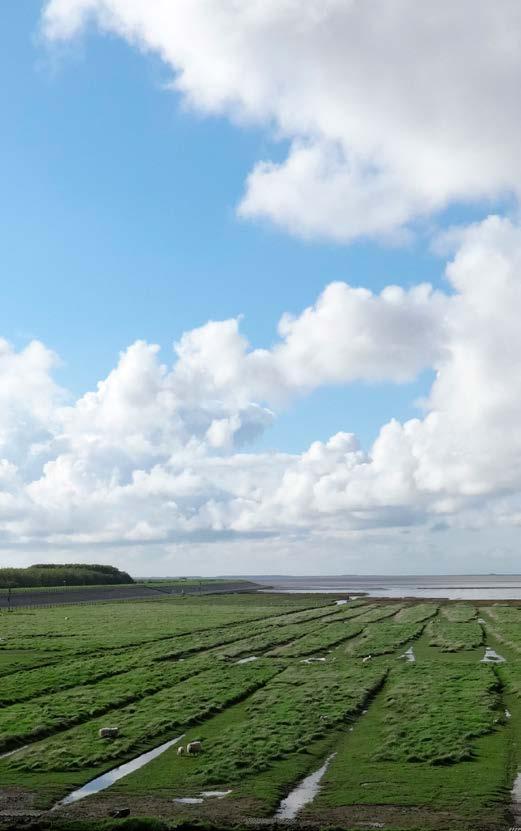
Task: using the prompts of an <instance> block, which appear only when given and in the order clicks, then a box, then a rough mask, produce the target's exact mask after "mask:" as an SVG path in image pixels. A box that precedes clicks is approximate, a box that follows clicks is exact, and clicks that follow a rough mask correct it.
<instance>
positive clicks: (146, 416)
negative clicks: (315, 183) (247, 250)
mask: <svg viewBox="0 0 521 831" xmlns="http://www.w3.org/2000/svg"><path fill="white" fill-rule="evenodd" d="M452 236H453V239H454V240H457V242H456V243H455V244H456V245H457V248H456V250H455V252H454V255H453V257H452V259H451V261H450V262H449V264H448V266H447V269H446V276H447V279H448V281H449V290H448V291H447V293H446V294H443V293H441V292H433V291H432V290H431V289H430V288H429V287H427V286H423V285H419V286H417V287H413V288H412V289H410V290H409V291H405V290H403V289H399V288H396V287H388V288H387V289H384V291H383V292H382V293H381V294H379V295H374V294H371V293H370V292H368V291H366V290H363V289H356V288H353V287H351V286H348V285H346V284H343V283H334V284H331V285H330V286H328V287H327V288H326V289H325V290H324V292H323V293H322V295H321V296H320V297H319V298H318V299H317V301H316V303H315V304H314V306H312V307H310V308H308V309H305V310H304V311H302V312H301V313H300V314H299V315H297V316H294V317H290V316H288V315H285V316H284V317H283V318H282V320H281V322H280V324H279V339H278V340H277V341H276V342H275V343H274V344H273V345H272V346H271V348H267V349H262V350H259V349H252V348H251V347H250V346H249V344H248V341H247V339H246V338H245V336H244V335H243V334H241V331H240V327H239V321H237V320H231V321H221V322H218V321H217V322H209V323H208V324H206V325H205V326H202V327H200V328H199V329H195V330H192V331H190V332H186V333H185V334H184V335H183V336H182V337H181V338H180V340H179V341H178V342H177V343H176V344H175V346H174V352H175V354H174V360H173V361H172V362H171V363H170V364H166V363H162V362H161V359H160V355H159V350H158V348H157V347H156V346H154V345H151V344H147V343H144V342H142V341H137V342H136V343H134V344H132V345H131V346H130V347H129V348H128V349H127V350H126V351H125V352H124V353H122V355H121V356H120V359H119V362H118V363H117V365H116V366H115V367H114V369H113V370H112V372H110V373H109V375H108V376H107V378H105V379H104V380H103V381H100V383H99V384H98V386H97V389H96V390H94V391H92V392H88V393H86V394H85V395H83V396H82V397H80V398H79V399H78V400H77V401H75V402H74V401H72V400H70V399H67V397H66V395H65V393H64V392H63V391H62V390H60V389H59V387H58V386H57V385H56V384H55V383H54V381H53V379H52V372H53V367H54V366H55V363H56V360H57V359H56V358H55V356H54V355H53V354H52V353H51V352H50V351H49V350H47V349H46V347H44V346H43V345H42V344H39V343H32V344H30V345H29V346H27V347H26V348H25V349H23V350H21V351H19V352H17V351H16V350H14V349H13V348H12V347H11V346H9V345H8V344H7V343H5V342H2V353H1V356H0V390H1V393H0V394H1V396H2V399H1V400H2V408H1V409H0V436H1V437H2V444H1V453H0V548H3V549H5V550H7V549H9V550H12V549H13V548H17V549H18V550H24V546H25V547H27V546H29V547H30V546H36V545H38V546H42V545H44V546H49V547H52V546H58V547H59V549H60V550H67V556H71V552H74V551H76V550H78V551H79V552H80V553H79V554H78V555H77V556H82V555H81V552H82V551H83V550H84V549H85V546H87V547H88V546H90V547H92V546H96V550H101V551H105V550H110V549H111V547H113V546H116V547H118V550H119V549H121V548H122V547H124V546H128V547H129V548H128V550H134V548H135V547H137V548H140V550H143V551H144V550H147V549H146V547H147V546H153V547H154V546H155V547H156V550H159V549H157V547H159V548H161V547H162V548H161V550H164V551H166V552H168V551H170V550H173V549H171V548H169V547H171V546H173V547H174V548H176V547H179V546H181V547H182V546H183V545H184V544H185V543H186V542H188V541H191V543H192V544H194V545H198V546H205V545H206V546H208V545H210V543H211V544H213V545H220V546H221V547H222V545H223V540H226V539H227V540H230V541H233V540H234V539H243V540H250V541H252V545H253V541H255V546H256V550H259V545H260V542H259V540H260V539H264V540H265V541H266V551H267V552H269V561H270V562H271V557H272V556H273V551H274V550H275V549H274V546H275V542H274V540H278V543H277V544H278V545H279V551H283V550H286V549H287V550H291V551H292V552H293V553H292V555H291V556H292V557H293V556H294V555H295V551H296V550H297V548H298V540H299V539H300V540H301V541H302V542H303V543H305V545H309V546H310V547H309V549H306V550H311V551H316V548H317V545H318V544H319V543H318V541H319V540H320V538H321V537H323V538H324V539H326V538H327V539H328V540H329V541H330V542H329V543H328V545H330V548H331V551H332V552H335V554H334V558H335V562H337V561H338V557H339V556H340V555H339V551H340V547H341V545H342V544H345V545H346V546H349V545H355V543H356V541H358V543H359V542H360V540H362V539H363V538H364V535H365V539H366V540H367V539H371V540H372V541H373V544H374V545H376V546H378V545H382V539H383V537H382V536H378V535H384V537H385V539H387V540H388V539H390V538H391V537H392V535H396V534H401V533H403V532H405V531H408V530H409V531H410V532H411V533H415V534H419V533H423V534H427V533H428V529H429V528H434V529H440V530H441V529H449V531H450V530H451V529H452V532H453V533H454V534H456V535H457V534H458V533H463V532H464V531H465V530H466V531H470V530H480V532H483V533H484V532H487V533H488V534H489V535H490V533H491V529H496V532H497V534H499V535H504V534H505V533H506V530H505V529H517V527H518V526H519V524H520V522H521V519H520V517H521V426H520V425H521V376H520V375H519V370H518V360H519V355H520V354H521V327H520V326H519V321H518V318H519V311H520V310H521V227H520V226H519V225H517V224H516V223H514V222H512V221H510V220H507V219H501V218H499V217H495V216H491V217H489V218H488V219H487V220H485V221H483V222H481V223H478V224H476V225H474V226H471V227H468V228H466V229H462V230H460V232H459V234H458V235H455V234H454V235H452ZM425 367H431V368H433V369H434V370H435V378H434V382H433V384H432V387H431V390H430V393H429V395H428V397H427V400H426V401H425V404H424V407H425V411H424V413H423V414H422V416H421V417H418V418H415V419H411V420H409V421H407V422H405V423H400V422H398V421H396V420H391V421H389V422H387V423H385V424H383V425H382V427H381V430H380V432H379V435H378V437H377V439H376V441H375V442H374V444H373V446H372V447H370V448H361V447H360V446H359V443H358V441H357V439H356V437H355V436H354V435H353V434H352V433H350V432H348V430H349V425H348V424H346V425H345V427H346V431H345V432H341V433H338V434H337V435H335V436H332V437H331V438H330V439H329V440H327V441H316V442H314V443H312V444H311V446H310V447H309V448H308V449H307V450H305V451H304V452H302V453H300V454H287V453H282V452H262V453H261V452H258V451H255V450H252V449H251V448H249V447H248V444H249V443H250V442H251V441H252V440H254V439H255V438H256V437H257V436H258V435H259V434H260V433H261V432H262V431H263V430H265V429H266V428H268V427H269V425H270V424H271V423H272V422H273V419H274V418H276V414H275V413H276V410H277V409H278V407H279V406H280V402H283V401H284V400H288V399H290V398H291V397H294V396H299V395H304V394H305V393H306V392H308V391H309V390H310V389H313V388H315V387H319V386H321V385H328V384H333V383H335V384H344V383H349V382H351V381H353V380H360V379H362V380H364V379H365V380H369V381H371V382H375V381H377V380H381V379H386V380H388V381H396V382H401V381H404V380H407V379H411V378H413V377H414V376H415V374H417V373H418V372H420V371H421V370H422V369H423V368H425ZM420 529H422V530H421V531H420ZM433 536H440V535H439V534H438V535H431V537H433ZM480 539H481V540H482V539H485V537H484V536H482V534H480ZM331 540H333V541H334V542H331ZM487 540H488V542H487V544H488V545H490V539H489V537H487ZM342 541H344V543H342ZM358 543H356V544H358ZM247 544H248V545H249V544H250V543H247ZM444 544H446V543H444ZM393 545H394V546H395V550H398V551H401V550H402V549H401V548H400V546H401V545H402V541H398V542H397V540H396V539H395V540H394V543H393ZM430 545H432V540H431V543H428V542H426V541H425V539H424V540H423V542H422V546H423V550H424V551H425V557H426V558H429V557H430V556H431V553H432V552H431V549H430ZM210 547H211V546H210ZM234 550H235V549H234ZM404 550H405V549H404ZM332 556H333V555H332ZM461 556H463V555H461ZM397 557H398V562H402V561H401V560H400V554H399V553H398V554H397ZM402 567H406V565H404V566H402ZM250 569H251V566H250ZM235 570H237V571H238V570H241V568H240V565H239V563H237V564H236V568H235ZM242 570H244V569H242ZM259 570H262V568H260V569H259Z"/></svg>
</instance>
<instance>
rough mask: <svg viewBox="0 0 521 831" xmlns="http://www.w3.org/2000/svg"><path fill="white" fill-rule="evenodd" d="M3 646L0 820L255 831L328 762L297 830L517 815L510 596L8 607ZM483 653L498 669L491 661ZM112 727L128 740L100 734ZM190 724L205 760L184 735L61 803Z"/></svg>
mask: <svg viewBox="0 0 521 831" xmlns="http://www.w3.org/2000/svg"><path fill="white" fill-rule="evenodd" d="M0 638H1V640H0V827H4V828H6V829H7V828H15V827H17V825H19V826H20V827H24V822H27V817H28V816H29V818H30V820H31V822H32V823H33V826H31V827H32V828H34V829H35V831H36V828H56V829H59V828H63V829H65V828H68V829H72V828H77V829H78V831H80V829H87V828H96V829H100V831H101V829H102V828H106V829H108V828H109V827H110V828H112V827H114V828H117V827H120V826H119V825H118V822H119V821H118V822H116V821H114V823H115V824H113V826H110V824H109V825H107V823H108V822H109V819H108V818H109V817H110V815H111V813H112V812H113V811H114V809H116V808H118V807H121V806H123V807H128V809H129V810H130V812H131V814H132V816H133V817H137V818H139V817H141V818H143V817H153V818H155V821H156V822H157V823H160V825H158V826H157V827H158V828H159V827H161V828H168V827H171V828H175V827H178V826H182V827H184V828H187V827H190V826H194V824H195V826H197V825H199V826H200V827H202V828H206V827H213V828H216V829H217V828H228V827H230V828H231V827H235V828H241V827H245V826H246V825H247V826H248V827H255V824H256V821H257V820H258V825H259V828H260V827H263V823H266V822H267V821H268V820H269V818H270V817H273V816H274V814H275V812H276V811H277V808H278V806H279V803H280V801H281V800H282V799H283V798H284V797H285V796H286V795H287V794H288V793H290V792H291V791H292V789H293V788H294V787H295V786H296V785H298V783H299V782H300V781H301V780H302V779H303V778H305V777H306V776H308V775H309V774H310V773H312V772H313V771H315V770H317V769H318V768H320V767H321V766H322V765H323V763H324V761H325V760H326V759H328V758H330V763H329V767H328V768H327V770H326V772H325V774H324V776H323V779H322V782H321V785H320V788H319V789H318V792H317V793H316V795H315V796H314V798H313V799H311V800H310V801H309V802H308V803H307V804H305V805H302V806H301V809H300V811H299V812H298V813H297V814H296V819H295V820H294V824H295V825H296V826H297V827H299V825H302V827H313V828H324V829H325V828H337V829H345V831H351V829H360V828H368V827H373V828H383V829H384V831H406V829H410V831H420V829H424V828H426V829H440V831H445V829H447V830H448V829H453V831H471V829H477V830H478V831H499V830H500V829H507V828H508V827H509V826H510V825H514V824H515V822H514V818H513V815H512V813H511V805H510V800H511V796H510V789H511V787H512V782H513V780H514V777H515V775H516V774H517V771H518V767H521V754H520V752H519V749H518V748H519V747H520V746H521V745H520V742H521V609H520V608H518V607H517V606H515V605H501V604H480V606H479V608H476V607H475V606H472V605H470V604H464V603H448V602H442V603H437V604H435V603H428V602H418V603H414V602H410V601H408V602H403V601H396V602H392V601H386V602H379V601H375V600H374V599H371V600H370V601H369V600H363V599H358V600H355V601H349V602H348V603H346V604H345V605H336V604H335V598H334V597H332V596H327V595H317V594H315V595H312V594H310V595H283V594H274V595H269V594H258V595H255V594H249V595H214V596H201V597H190V596H186V597H179V596H177V597H176V596H166V597H165V598H164V599H163V598H160V599H158V600H157V601H155V600H154V601H144V602H139V601H132V602H130V603H129V602H125V603H116V602H114V603H106V602H104V603H99V604H92V605H89V606H88V607H87V606H68V607H67V608H66V609H64V608H60V607H52V608H38V609H23V610H18V611H16V612H12V613H7V612H3V613H0ZM485 646H488V647H491V648H492V649H495V650H496V651H497V652H499V653H500V655H501V656H502V657H503V658H504V659H505V661H504V662H501V663H497V664H490V663H483V662H482V658H483V657H484V654H485ZM411 648H412V650H413V653H411V652H410V651H409V650H410V649H411ZM411 654H412V655H413V657H414V658H415V660H412V659H411ZM106 726H116V727H117V728H118V730H119V733H118V736H117V737H116V738H113V739H111V740H107V739H102V738H99V735H98V732H99V730H100V728H102V727H106ZM179 736H183V738H182V739H180V742H179V743H181V744H182V745H183V746H184V745H185V744H186V743H187V742H188V741H195V740H197V741H200V742H201V743H202V752H201V753H200V754H199V755H195V756H187V755H186V754H182V755H179V754H178V752H177V745H174V746H173V747H171V748H170V749H169V750H166V752H164V753H163V754H161V755H159V756H158V757H157V758H155V759H154V760H152V761H150V762H148V764H146V765H145V766H144V767H141V768H139V769H137V770H135V771H134V772H131V773H129V774H128V775H127V776H125V777H124V778H121V779H120V780H119V781H116V782H114V783H113V784H112V785H111V786H110V787H108V788H106V789H105V790H103V791H101V792H100V793H97V794H95V795H92V796H89V797H87V798H86V799H84V800H81V801H79V802H76V803H73V804H71V805H69V806H63V807H60V808H58V809H57V810H53V811H52V812H49V809H50V808H51V807H52V806H53V805H54V804H55V803H56V802H57V801H59V800H60V799H62V798H64V797H66V796H67V795H68V794H69V793H70V792H71V791H73V790H75V789H76V788H79V787H82V786H83V785H85V784H86V783H88V782H90V781H91V780H93V779H95V778H96V777H97V776H99V775H101V774H103V773H105V772H107V771H110V770H111V769H112V768H114V767H116V766H118V765H120V764H123V763H126V762H128V761H129V760H132V759H134V758H136V757H138V756H139V755H140V754H142V753H145V752H148V751H150V750H152V749H153V748H155V747H157V746H159V745H161V744H163V743H164V742H167V741H169V740H170V739H173V738H175V737H179ZM1 754H4V755H1ZM207 792H217V793H214V794H213V795H212V793H210V795H208V794H207ZM179 800H180V801H179ZM187 800H188V801H187ZM110 822H113V821H112V820H110ZM132 822H133V825H132V824H130V825H129V823H128V821H127V827H128V829H129V831H130V829H131V828H133V829H136V831H137V830H138V829H139V828H140V823H141V827H143V828H145V827H146V822H145V820H144V819H141V820H139V819H136V820H133V821H132ZM35 823H36V825H35ZM104 823H105V825H104ZM161 823H162V824H163V825H161ZM195 826H194V827H195ZM121 828H125V824H124V821H123V824H121Z"/></svg>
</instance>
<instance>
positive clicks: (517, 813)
mask: <svg viewBox="0 0 521 831" xmlns="http://www.w3.org/2000/svg"><path fill="white" fill-rule="evenodd" d="M510 794H511V797H512V813H513V815H514V820H515V822H516V823H518V822H519V821H520V820H521V773H518V774H517V776H516V778H515V779H514V784H513V785H512V790H511V791H510Z"/></svg>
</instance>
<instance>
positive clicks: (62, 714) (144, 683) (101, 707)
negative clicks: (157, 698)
mask: <svg viewBox="0 0 521 831" xmlns="http://www.w3.org/2000/svg"><path fill="white" fill-rule="evenodd" d="M212 664H213V665H215V659H213V660H212V659H211V658H209V657H205V658H194V659H192V660H191V661H183V662H180V663H176V664H172V665H166V666H162V667H158V666H149V667H146V668H143V667H139V668H138V669H135V670H131V671H130V672H125V673H122V674H120V675H115V676H112V677H109V678H106V679H105V680H102V681H99V682H98V683H97V684H90V685H86V686H77V687H72V688H70V689H67V690H63V691H61V692H57V693H54V694H53V695H47V696H40V697H39V698H34V699H32V700H31V701H30V702H23V703H19V704H14V705H12V706H11V707H4V708H3V709H0V752H5V751H6V750H10V749H11V748H13V747H17V746H19V745H23V744H27V743H29V742H31V741H35V740H36V739H37V738H41V737H42V736H47V735H49V734H50V733H54V732H56V731H58V730H64V729H66V728H67V727H71V726H72V725H74V724H80V723H81V722H84V721H88V720H89V719H91V718H93V717H95V716H97V715H101V714H102V713H105V712H108V711H111V710H114V709H117V708H118V707H122V706H123V705H125V704H129V703H130V702H132V701H138V700H139V699H144V698H146V697H147V696H149V695H152V694H153V693H155V692H158V691H159V690H161V689H164V688H166V687H172V686H173V685H175V684H177V683H179V682H180V681H183V680H184V679H185V678H190V677H193V676H194V675H196V674H198V673H199V672H203V671H204V670H207V669H210V668H211V666H212Z"/></svg>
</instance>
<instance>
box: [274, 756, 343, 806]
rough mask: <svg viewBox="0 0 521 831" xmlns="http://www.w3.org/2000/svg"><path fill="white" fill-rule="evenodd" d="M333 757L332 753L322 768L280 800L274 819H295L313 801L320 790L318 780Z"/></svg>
mask: <svg viewBox="0 0 521 831" xmlns="http://www.w3.org/2000/svg"><path fill="white" fill-rule="evenodd" d="M334 756H336V753H332V754H331V755H330V756H328V757H327V759H326V761H325V762H324V764H323V765H322V767H320V768H319V769H318V770H316V771H315V772H314V773H311V774H310V775H309V776H306V778H305V779H303V780H302V782H301V783H300V785H297V787H296V788H294V789H293V790H292V791H291V793H289V794H288V795H287V797H286V798H285V799H283V800H282V802H281V803H280V805H279V807H278V809H277V811H276V813H275V817H274V819H276V820H277V819H295V817H296V815H297V814H298V812H299V811H301V810H302V808H304V806H305V805H308V803H309V802H312V801H313V800H314V798H315V797H316V795H317V793H318V791H319V788H320V780H321V779H322V777H323V776H324V774H325V772H326V770H327V769H328V767H329V763H330V761H331V759H333V757H334Z"/></svg>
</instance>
